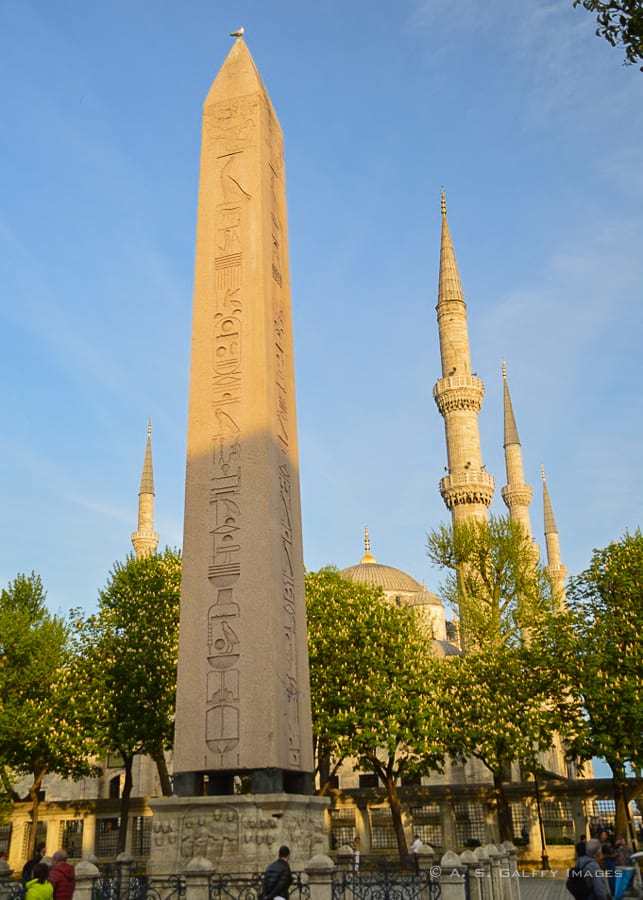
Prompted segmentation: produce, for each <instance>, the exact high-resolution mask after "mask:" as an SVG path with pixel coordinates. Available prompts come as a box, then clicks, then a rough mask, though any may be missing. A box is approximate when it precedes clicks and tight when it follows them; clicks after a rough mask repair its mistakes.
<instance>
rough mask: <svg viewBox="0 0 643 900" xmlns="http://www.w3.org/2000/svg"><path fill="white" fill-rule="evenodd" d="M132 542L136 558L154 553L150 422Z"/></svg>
mask: <svg viewBox="0 0 643 900" xmlns="http://www.w3.org/2000/svg"><path fill="white" fill-rule="evenodd" d="M132 544H133V545H134V553H135V554H136V556H137V558H138V559H140V558H141V557H142V556H148V555H149V554H150V553H155V552H156V548H157V547H158V545H159V536H158V534H157V533H156V532H155V531H154V469H153V468H152V422H151V420H150V421H148V423H147V441H146V442H145V458H144V460H143V471H142V473H141V486H140V488H139V492H138V528H137V529H136V531H135V532H134V533H133V534H132Z"/></svg>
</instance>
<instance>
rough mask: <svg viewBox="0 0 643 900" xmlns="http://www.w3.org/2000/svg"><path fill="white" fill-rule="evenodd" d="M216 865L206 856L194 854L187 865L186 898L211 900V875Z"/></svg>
mask: <svg viewBox="0 0 643 900" xmlns="http://www.w3.org/2000/svg"><path fill="white" fill-rule="evenodd" d="M213 872H214V865H213V863H211V862H210V860H209V859H206V858H205V856H194V857H193V858H192V859H191V860H190V862H189V863H188V864H187V866H186V867H185V900H210V875H212V873H213Z"/></svg>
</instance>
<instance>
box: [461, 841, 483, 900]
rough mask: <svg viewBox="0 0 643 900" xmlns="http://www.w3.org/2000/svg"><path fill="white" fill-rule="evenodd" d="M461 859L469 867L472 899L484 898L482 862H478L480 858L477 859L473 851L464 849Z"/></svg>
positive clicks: (470, 895)
mask: <svg viewBox="0 0 643 900" xmlns="http://www.w3.org/2000/svg"><path fill="white" fill-rule="evenodd" d="M460 861H461V863H462V865H463V866H466V869H467V879H468V881H469V897H470V900H483V898H482V877H481V874H480V872H481V870H480V864H479V863H478V860H477V859H476V857H475V855H474V853H473V851H472V850H463V851H462V853H461V854H460Z"/></svg>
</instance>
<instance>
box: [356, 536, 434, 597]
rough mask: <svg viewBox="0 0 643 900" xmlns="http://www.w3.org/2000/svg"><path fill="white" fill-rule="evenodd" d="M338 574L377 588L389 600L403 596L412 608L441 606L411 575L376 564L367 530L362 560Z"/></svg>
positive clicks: (393, 567) (392, 567)
mask: <svg viewBox="0 0 643 900" xmlns="http://www.w3.org/2000/svg"><path fill="white" fill-rule="evenodd" d="M339 574H340V575H341V576H342V578H346V579H347V580H348V581H354V582H357V583H358V584H365V585H367V587H379V588H381V589H382V590H383V591H384V593H385V595H387V596H388V597H389V598H391V597H393V596H394V595H396V594H403V595H405V599H406V602H410V604H411V605H412V606H426V605H435V606H442V603H441V601H440V599H439V598H438V597H436V596H435V594H432V593H431V592H430V591H427V589H426V588H425V587H424V585H423V584H420V582H419V581H416V579H415V578H413V576H412V575H409V574H408V573H407V572H403V571H402V570H401V569H396V568H395V566H383V565H382V564H381V563H378V562H377V560H376V559H375V557H374V556H373V555H372V554H371V541H370V536H369V533H368V528H365V529H364V555H363V557H362V559H361V560H360V562H359V563H358V564H357V565H355V566H349V567H348V568H347V569H342V570H341V572H340V573H339ZM409 595H411V596H409Z"/></svg>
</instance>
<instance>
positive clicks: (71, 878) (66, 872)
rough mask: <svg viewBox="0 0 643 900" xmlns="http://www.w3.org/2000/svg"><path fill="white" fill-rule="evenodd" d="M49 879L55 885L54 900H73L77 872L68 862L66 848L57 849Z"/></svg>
mask: <svg viewBox="0 0 643 900" xmlns="http://www.w3.org/2000/svg"><path fill="white" fill-rule="evenodd" d="M49 880H50V881H51V883H52V885H53V887H54V900H71V898H72V897H73V896H74V888H75V887H76V873H75V872H74V867H73V866H72V865H70V864H69V863H68V862H67V851H66V850H56V852H55V853H54V855H53V865H52V867H51V869H50V870H49Z"/></svg>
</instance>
